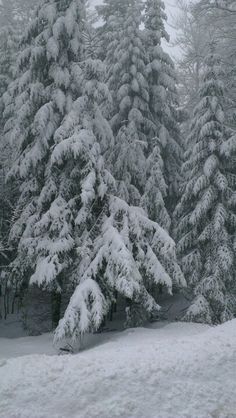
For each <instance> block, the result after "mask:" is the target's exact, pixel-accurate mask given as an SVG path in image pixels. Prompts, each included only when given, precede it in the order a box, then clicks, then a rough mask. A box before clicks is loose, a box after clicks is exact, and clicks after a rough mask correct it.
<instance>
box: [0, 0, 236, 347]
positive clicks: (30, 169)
mask: <svg viewBox="0 0 236 418" xmlns="http://www.w3.org/2000/svg"><path fill="white" fill-rule="evenodd" d="M178 8H179V12H178V16H177V18H176V19H175V22H174V24H175V28H176V31H177V32H176V33H177V36H176V39H175V45H176V46H177V47H178V49H179V50H180V51H181V54H179V55H180V57H179V58H178V59H175V60H174V59H172V58H171V56H170V54H169V49H168V51H167V50H166V48H165V44H166V42H169V35H168V33H167V30H166V28H167V26H166V19H167V17H166V14H165V5H164V3H163V2H162V1H161V0H146V1H144V2H143V1H141V0H130V1H127V0H105V1H104V2H103V4H99V5H98V6H97V7H96V8H95V9H94V8H91V5H90V4H89V3H88V2H86V1H84V0H59V1H58V0H44V1H42V2H41V3H40V4H38V2H36V1H33V0H2V2H1V5H0V23H1V31H0V73H1V74H0V115H1V117H0V148H1V152H0V202H1V204H0V303H1V308H0V314H1V320H2V321H4V320H6V318H7V316H8V315H11V314H14V313H21V318H22V326H23V327H25V328H26V329H28V331H29V333H31V335H37V334H40V333H42V332H49V331H51V330H55V333H54V341H55V342H56V343H57V342H59V341H61V340H63V339H66V338H69V339H72V340H74V341H76V340H77V339H79V338H80V337H81V336H83V335H84V334H86V333H90V332H96V331H98V330H101V329H103V328H104V327H106V321H107V319H109V321H112V319H113V316H114V315H115V314H117V312H119V319H120V320H122V324H123V327H124V328H129V327H135V326H141V325H142V324H144V323H146V322H147V321H152V320H158V318H159V317H162V315H163V309H162V305H161V301H162V300H165V296H167V297H169V296H170V295H173V297H174V296H175V295H183V296H184V298H185V300H186V301H187V302H188V304H187V305H188V306H187V307H185V308H184V309H183V311H182V315H180V316H179V317H178V319H179V320H183V321H190V322H200V323H206V324H212V325H216V324H222V323H224V322H226V321H228V320H231V319H233V318H234V317H235V314H236V271H235V265H236V172H235V170H236V155H235V152H236V112H235V111H236V77H235V68H236V67H235V59H236V54H235V39H236V5H235V2H234V1H233V0H232V1H231V0H222V1H220V0H219V1H218V0H216V1H210V0H209V1H208V0H200V1H197V2H192V3H191V2H185V1H184V0H180V1H179V2H178ZM170 300H171V299H170ZM116 316H117V315H116Z"/></svg>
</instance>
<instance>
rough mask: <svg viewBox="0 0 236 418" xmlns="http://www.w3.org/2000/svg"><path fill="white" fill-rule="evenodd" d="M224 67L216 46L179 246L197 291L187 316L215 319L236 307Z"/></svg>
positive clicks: (198, 113)
mask: <svg viewBox="0 0 236 418" xmlns="http://www.w3.org/2000/svg"><path fill="white" fill-rule="evenodd" d="M221 72H222V67H221V60H220V57H219V56H217V55H216V54H215V53H214V52H212V51H211V52H210V53H209V55H208V56H207V58H206V59H205V73H204V76H203V82H202V86H201V88H200V91H199V95H200V101H199V103H198V105H197V106H196V108H195V111H194V119H193V123H192V127H191V134H190V138H189V143H190V144H191V146H192V151H189V158H188V160H187V161H186V162H185V164H184V171H185V173H186V174H187V178H188V181H187V184H186V187H185V190H184V193H183V196H182V199H181V201H180V203H179V205H178V206H177V209H176V213H175V216H176V217H177V219H179V224H178V227H177V235H178V237H179V242H178V246H177V248H178V252H179V254H180V256H181V257H182V266H183V271H184V273H185V274H186V278H187V280H188V285H189V288H190V289H191V290H192V292H193V294H194V295H195V297H196V298H195V299H194V301H193V303H192V305H191V306H190V308H189V310H188V311H187V313H186V315H185V318H184V319H186V320H195V321H199V322H207V323H213V324H216V323H220V322H223V321H226V320H228V319H231V318H232V317H233V316H234V315H235V312H236V311H235V309H236V298H235V297H236V293H235V248H234V247H235V246H234V240H235V238H234V237H235V226H236V217H235V213H234V206H233V205H234V200H235V197H234V196H235V195H234V194H233V190H235V177H233V176H232V175H231V174H230V173H229V172H228V168H227V167H228V161H229V157H230V155H229V153H230V150H231V151H232V149H234V150H235V145H233V142H234V141H235V140H232V139H231V141H230V140H228V137H229V131H228V129H227V127H226V125H225V116H224V111H223V110H224V106H225V96H224V86H223V84H222V82H221V79H220V76H221ZM233 183H234V184H233ZM232 186H233V188H232Z"/></svg>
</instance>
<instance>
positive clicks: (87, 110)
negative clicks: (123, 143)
mask: <svg viewBox="0 0 236 418" xmlns="http://www.w3.org/2000/svg"><path fill="white" fill-rule="evenodd" d="M102 69H103V65H102V64H101V63H100V62H99V61H98V60H91V59H88V60H86V64H85V86H84V91H83V95H82V96H81V97H80V98H79V99H78V100H77V102H76V107H77V109H76V110H75V111H74V110H73V114H71V115H70V114H69V116H68V118H66V119H65V121H64V124H63V125H62V127H61V129H60V131H59V132H60V138H61V139H62V138H64V139H63V140H61V141H60V143H59V144H58V145H57V146H56V148H55V150H54V152H53V154H52V160H53V162H54V164H59V166H61V167H62V168H63V165H62V164H64V162H65V161H67V164H69V166H68V167H69V172H71V173H74V174H73V176H72V175H71V176H70V175H69V173H68V175H66V176H65V175H63V178H65V179H68V178H69V177H70V178H71V185H70V187H68V185H67V187H64V188H63V189H64V190H70V193H71V194H70V196H68V197H67V200H68V199H70V200H69V201H70V207H71V208H72V212H73V214H74V215H73V216H74V222H73V223H74V224H75V230H74V240H75V244H76V255H75V257H74V259H73V264H72V266H71V272H70V274H71V278H70V280H71V282H72V283H74V285H75V290H74V293H73V296H72V298H71V300H70V303H69V306H68V308H67V310H66V312H65V315H64V318H63V319H62V320H61V322H60V324H59V326H58V328H57V330H56V334H55V342H58V341H61V340H63V339H65V338H71V337H72V338H73V339H77V338H78V337H79V336H81V335H82V334H84V333H85V332H89V331H91V330H94V329H97V328H98V327H99V326H100V325H101V323H102V321H103V319H104V317H105V315H106V314H107V313H108V311H109V309H110V308H111V307H112V304H113V302H116V297H117V295H121V296H123V297H124V298H126V300H127V301H129V307H128V309H129V317H130V318H129V319H130V324H132V325H139V324H140V323H142V321H143V320H144V319H145V318H147V317H148V315H149V316H150V315H151V314H152V313H153V311H155V310H158V309H159V306H158V304H157V302H156V300H155V299H154V298H153V296H152V290H153V288H156V290H157V289H158V285H160V284H161V285H163V287H164V288H165V289H166V291H168V292H171V289H172V284H173V281H176V283H177V284H179V285H180V284H183V283H184V280H183V277H182V274H181V272H180V270H179V268H178V265H177V263H176V258H175V245H174V242H173V241H172V240H171V239H170V237H169V236H168V234H167V233H166V232H165V231H164V230H163V229H162V228H161V227H159V225H158V224H156V223H154V222H152V221H150V220H149V219H148V218H147V216H146V214H145V212H144V211H142V210H141V209H140V208H138V207H132V206H129V205H128V204H127V203H126V202H125V201H124V200H122V199H120V198H118V197H116V195H115V194H114V193H116V182H115V180H114V179H113V177H112V176H111V174H109V172H108V171H107V170H106V169H105V168H104V160H103V158H102V155H101V154H105V155H106V151H107V149H108V148H112V147H113V143H114V138H113V134H112V131H111V129H110V125H109V123H108V122H107V120H106V119H105V118H104V116H103V114H102V112H101V110H100V109H101V106H100V105H101V104H102V103H103V101H104V99H106V100H109V94H108V91H107V88H106V85H105V84H104V83H103V81H102V80H103V77H104V75H105V71H104V70H102ZM79 115H81V116H79ZM73 122H74V123H73ZM71 125H72V126H73V129H71ZM62 133H63V134H62ZM69 134H70V135H71V136H70V137H68V135H69ZM72 161H73V162H72ZM71 164H72V167H71ZM63 171H64V168H63ZM172 260H173V261H172Z"/></svg>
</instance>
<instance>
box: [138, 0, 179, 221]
mask: <svg viewBox="0 0 236 418" xmlns="http://www.w3.org/2000/svg"><path fill="white" fill-rule="evenodd" d="M166 19H167V17H166V14H165V5H164V3H163V1H162V0H147V1H146V3H145V15H144V26H145V31H144V35H145V45H146V51H147V59H148V63H147V81H148V85H149V95H150V104H149V106H150V111H151V115H152V119H153V121H154V122H155V132H154V134H155V137H156V138H158V143H157V140H155V141H153V143H152V144H150V148H151V149H150V153H152V152H154V154H155V153H156V147H157V146H159V148H160V151H159V154H160V156H161V159H162V161H163V167H161V170H159V172H160V171H161V172H162V173H163V177H164V181H165V183H166V187H159V194H160V196H162V199H163V200H164V202H165V204H164V205H163V207H162V212H165V214H164V220H165V221H164V225H165V226H166V227H169V224H170V219H169V220H168V212H167V209H168V211H169V213H170V214H171V213H172V211H173V209H174V207H175V205H176V202H177V198H178V195H179V186H180V169H181V163H182V152H183V144H182V139H181V134H180V129H179V126H178V111H177V109H178V100H177V99H178V97H177V90H176V74H175V69H174V64H173V61H172V60H171V58H170V56H169V55H168V53H166V52H165V51H164V50H163V48H162V41H163V40H165V41H167V42H168V41H169V35H168V34H167V32H166V30H165V25H164V22H165V21H166ZM156 138H155V139H156ZM154 158H155V157H154ZM158 177H159V179H160V178H161V177H160V174H158V175H157V176H156V178H153V180H152V186H151V189H152V193H153V195H154V193H155V192H156V191H157V190H155V189H156V188H157V187H158ZM149 181H151V180H149ZM162 184H163V181H161V180H160V186H161V185H162ZM157 193H158V191H157ZM160 198H161V197H160ZM165 206H166V207H167V209H166V208H165ZM157 219H158V218H157Z"/></svg>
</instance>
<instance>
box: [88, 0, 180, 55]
mask: <svg viewBox="0 0 236 418" xmlns="http://www.w3.org/2000/svg"><path fill="white" fill-rule="evenodd" d="M90 2H91V5H93V6H95V5H97V4H101V3H102V0H90ZM164 3H165V6H166V13H167V16H168V23H167V32H168V33H169V35H170V37H171V41H172V42H173V41H174V39H175V30H174V28H173V27H172V23H173V18H174V17H175V16H176V15H178V7H177V6H176V0H164ZM167 48H168V52H169V53H170V54H171V56H172V57H173V58H175V57H178V56H179V54H180V51H179V50H178V48H173V47H172V46H167Z"/></svg>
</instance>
